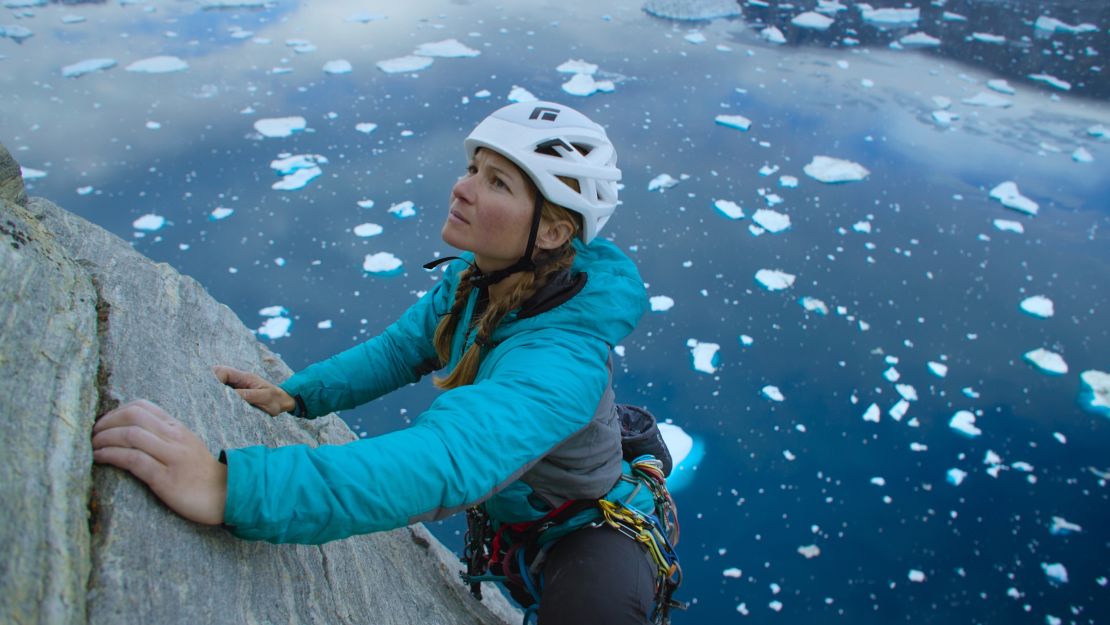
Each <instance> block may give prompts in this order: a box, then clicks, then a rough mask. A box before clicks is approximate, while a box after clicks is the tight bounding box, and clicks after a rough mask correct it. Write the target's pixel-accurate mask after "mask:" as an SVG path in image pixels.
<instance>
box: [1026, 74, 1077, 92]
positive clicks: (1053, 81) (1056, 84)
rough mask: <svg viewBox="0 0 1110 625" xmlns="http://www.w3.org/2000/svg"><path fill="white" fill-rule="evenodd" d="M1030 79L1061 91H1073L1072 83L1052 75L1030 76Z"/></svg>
mask: <svg viewBox="0 0 1110 625" xmlns="http://www.w3.org/2000/svg"><path fill="white" fill-rule="evenodd" d="M1029 78H1030V79H1031V80H1035V81H1037V82H1043V83H1044V84H1046V85H1048V86H1049V87H1052V88H1054V89H1059V90H1060V91H1071V83H1070V82H1068V81H1066V80H1060V79H1059V78H1057V77H1055V76H1053V75H1051V74H1029Z"/></svg>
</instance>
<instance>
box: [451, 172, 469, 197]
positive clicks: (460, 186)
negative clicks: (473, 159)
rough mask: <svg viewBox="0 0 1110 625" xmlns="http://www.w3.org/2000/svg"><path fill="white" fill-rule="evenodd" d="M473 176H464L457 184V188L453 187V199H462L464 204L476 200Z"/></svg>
mask: <svg viewBox="0 0 1110 625" xmlns="http://www.w3.org/2000/svg"><path fill="white" fill-rule="evenodd" d="M473 178H474V177H473V176H463V177H462V178H459V179H458V181H456V182H455V186H454V187H451V198H452V199H456V198H457V199H460V200H462V201H464V202H467V203H470V202H472V201H473V200H474V185H473V182H472V179H473Z"/></svg>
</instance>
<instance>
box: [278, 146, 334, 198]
mask: <svg viewBox="0 0 1110 625" xmlns="http://www.w3.org/2000/svg"><path fill="white" fill-rule="evenodd" d="M327 162H328V159H326V158H324V157H323V156H320V155H319V154H297V155H295V156H286V157H283V158H279V159H277V160H274V161H270V168H272V169H273V170H274V171H276V172H277V173H278V175H280V176H282V179H281V180H279V181H277V182H275V183H274V184H272V185H271V186H270V188H271V189H276V190H278V191H296V190H297V189H303V188H304V187H305V186H306V185H308V183H309V182H312V180H314V179H315V178H316V177H317V176H319V175H320V174H322V173H324V172H323V170H321V169H320V167H319V165H320V164H322V163H327Z"/></svg>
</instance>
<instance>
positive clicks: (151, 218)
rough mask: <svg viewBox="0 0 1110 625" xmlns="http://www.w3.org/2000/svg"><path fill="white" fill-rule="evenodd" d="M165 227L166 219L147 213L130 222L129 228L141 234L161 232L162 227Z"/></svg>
mask: <svg viewBox="0 0 1110 625" xmlns="http://www.w3.org/2000/svg"><path fill="white" fill-rule="evenodd" d="M165 225H166V218H165V217H162V216H161V215H155V214H154V213H147V214H146V215H143V216H142V217H139V218H138V219H136V220H135V221H133V222H131V227H132V228H134V229H136V230H141V231H143V232H154V231H156V230H161V229H162V226H165Z"/></svg>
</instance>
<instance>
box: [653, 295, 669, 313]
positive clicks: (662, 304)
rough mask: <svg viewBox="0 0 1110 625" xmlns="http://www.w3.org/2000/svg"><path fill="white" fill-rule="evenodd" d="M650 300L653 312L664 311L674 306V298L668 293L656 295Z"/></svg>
mask: <svg viewBox="0 0 1110 625" xmlns="http://www.w3.org/2000/svg"><path fill="white" fill-rule="evenodd" d="M648 301H649V302H650V303H651V310H652V311H653V312H664V311H667V310H670V309H671V308H673V307H674V300H673V299H671V298H669V297H667V296H666V295H656V296H654V297H652V298H651V299H650V300H648Z"/></svg>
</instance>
